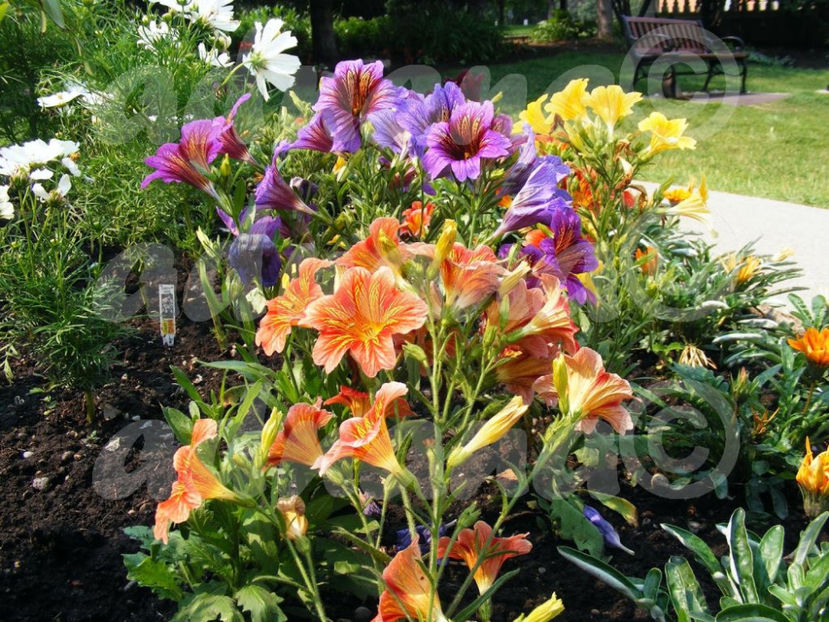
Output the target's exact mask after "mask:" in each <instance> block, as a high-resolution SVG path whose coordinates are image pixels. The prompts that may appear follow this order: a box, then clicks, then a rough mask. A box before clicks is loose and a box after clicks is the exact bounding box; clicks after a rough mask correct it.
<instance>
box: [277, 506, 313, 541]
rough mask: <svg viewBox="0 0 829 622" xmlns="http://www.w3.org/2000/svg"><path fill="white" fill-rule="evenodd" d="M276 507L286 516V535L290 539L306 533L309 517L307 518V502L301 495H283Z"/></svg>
mask: <svg viewBox="0 0 829 622" xmlns="http://www.w3.org/2000/svg"><path fill="white" fill-rule="evenodd" d="M276 508H277V509H278V510H279V511H280V512H282V516H283V517H284V518H285V527H286V531H285V535H286V536H287V537H288V539H289V540H296V539H298V538H301V537H303V536H304V535H305V534H306V532H307V531H308V519H307V518H305V502H304V501H303V500H302V499H301V498H300V497H298V496H296V495H294V496H291V497H283V498H282V499H279V501H277V502H276Z"/></svg>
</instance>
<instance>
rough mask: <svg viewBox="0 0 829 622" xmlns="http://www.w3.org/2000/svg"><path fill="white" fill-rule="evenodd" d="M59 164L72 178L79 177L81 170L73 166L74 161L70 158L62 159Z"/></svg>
mask: <svg viewBox="0 0 829 622" xmlns="http://www.w3.org/2000/svg"><path fill="white" fill-rule="evenodd" d="M60 163H61V164H63V166H64V168H66V170H67V171H69V173H70V174H71V175H72V177H79V176H80V174H81V169H80V168H78V165H77V164H75V161H74V160H73V159H72V158H70V157H69V156H66V157H65V158H62V159H61V161H60Z"/></svg>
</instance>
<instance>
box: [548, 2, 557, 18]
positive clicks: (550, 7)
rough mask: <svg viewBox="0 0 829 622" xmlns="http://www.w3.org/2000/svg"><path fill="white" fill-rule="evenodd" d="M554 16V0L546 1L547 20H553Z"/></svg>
mask: <svg viewBox="0 0 829 622" xmlns="http://www.w3.org/2000/svg"><path fill="white" fill-rule="evenodd" d="M555 14H556V0H547V19H553V16H555Z"/></svg>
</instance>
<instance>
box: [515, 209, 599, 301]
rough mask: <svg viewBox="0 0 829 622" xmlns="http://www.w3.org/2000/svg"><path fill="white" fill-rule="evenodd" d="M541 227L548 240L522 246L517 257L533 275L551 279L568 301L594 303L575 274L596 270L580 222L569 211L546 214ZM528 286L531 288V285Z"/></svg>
mask: <svg viewBox="0 0 829 622" xmlns="http://www.w3.org/2000/svg"><path fill="white" fill-rule="evenodd" d="M541 224H543V225H545V226H546V227H547V228H549V230H550V232H551V234H552V237H550V236H548V237H545V238H544V239H542V240H541V241H540V242H538V243H535V244H530V243H527V244H524V246H523V247H522V248H521V254H522V255H523V256H524V257H526V258H527V259H528V261H529V262H530V265H531V266H532V270H533V274H534V275H539V274H551V275H553V276H555V277H556V278H557V279H558V280H559V281H560V282H561V284H562V285H563V286H564V288H565V289H566V290H567V295H568V296H569V297H570V299H571V300H574V301H575V302H577V303H579V304H584V303H585V302H586V301H587V300H591V301H593V300H594V296H593V293H592V292H590V290H588V289H587V288H586V287H585V286H584V284H583V283H582V282H581V281H580V280H579V278H578V276H577V275H578V274H583V273H585V272H592V271H593V270H595V269H596V268H598V267H599V262H598V260H597V259H596V255H595V254H594V251H593V245H592V244H591V243H590V242H588V241H587V240H585V239H584V238H583V237H582V236H581V218H579V215H578V214H577V213H576V212H575V211H574V210H573V209H571V208H569V207H564V208H558V209H554V210H552V211H550V212H549V213H548V214H547V218H546V221H542V223H541ZM530 284H531V285H533V286H534V284H533V283H532V282H531V283H530Z"/></svg>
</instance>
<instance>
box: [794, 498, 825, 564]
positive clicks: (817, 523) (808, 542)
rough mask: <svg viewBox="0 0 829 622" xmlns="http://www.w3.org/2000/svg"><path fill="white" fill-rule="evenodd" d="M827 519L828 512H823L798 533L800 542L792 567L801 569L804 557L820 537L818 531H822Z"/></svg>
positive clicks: (804, 560)
mask: <svg viewBox="0 0 829 622" xmlns="http://www.w3.org/2000/svg"><path fill="white" fill-rule="evenodd" d="M827 518H829V512H824V513H823V514H821V515H820V516H818V517H817V518H816V519H815V520H813V521H812V522H811V523H809V525H808V526H807V527H806V529H804V530H803V531H802V532H801V533H800V542H798V544H797V549H795V552H794V563H793V564H792V565H793V566H799V567H801V568H802V567H803V564H804V563H805V562H806V557H807V556H808V555H809V551H811V550H812V547H813V546H814V545H815V541H817V537H818V536H819V535H820V531H821V530H822V529H823V525H824V524H825V523H826V519H827Z"/></svg>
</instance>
